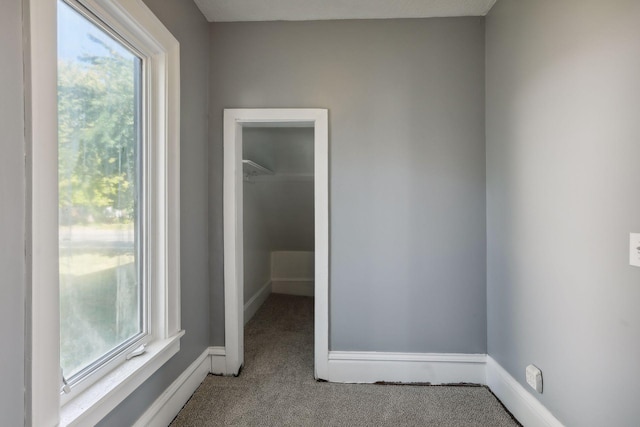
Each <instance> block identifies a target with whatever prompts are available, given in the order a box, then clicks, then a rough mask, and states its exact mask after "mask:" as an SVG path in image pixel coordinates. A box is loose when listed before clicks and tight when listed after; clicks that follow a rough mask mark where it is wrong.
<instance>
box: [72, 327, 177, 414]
mask: <svg viewBox="0 0 640 427" xmlns="http://www.w3.org/2000/svg"><path fill="white" fill-rule="evenodd" d="M183 335H184V331H180V332H178V333H177V334H175V335H174V336H172V337H171V338H167V339H164V340H160V341H154V342H152V343H150V344H149V345H148V346H147V351H146V352H145V353H144V354H142V355H140V356H137V357H135V358H133V359H131V360H129V361H127V362H126V363H123V364H122V365H121V366H119V367H118V368H116V369H114V370H113V371H111V372H109V373H108V374H107V375H105V376H104V377H102V378H101V379H100V380H98V381H97V382H96V383H95V384H93V385H92V386H91V387H89V388H87V389H86V390H84V391H83V392H82V393H81V394H80V395H78V397H76V398H74V399H73V400H71V401H69V402H67V403H66V404H65V405H64V406H62V407H61V408H60V426H77V425H95V424H97V423H98V422H99V421H100V420H101V419H102V418H104V417H105V416H106V415H107V414H108V413H109V412H111V411H112V410H113V409H114V408H115V407H116V406H118V405H119V404H120V403H121V402H122V401H123V400H124V399H126V398H127V396H129V395H130V394H131V393H132V392H133V391H134V390H135V389H136V388H138V387H139V386H140V385H141V384H142V383H143V382H144V381H146V380H147V379H148V378H149V377H150V376H151V375H152V374H153V373H154V372H156V371H157V370H158V369H160V367H161V366H162V365H164V364H165V363H166V362H167V361H168V360H169V359H170V358H171V357H172V356H173V355H174V354H176V353H177V352H178V351H179V350H180V338H181V337H182V336H183Z"/></svg>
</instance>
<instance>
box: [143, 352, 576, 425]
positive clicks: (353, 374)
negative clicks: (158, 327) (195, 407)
mask: <svg viewBox="0 0 640 427" xmlns="http://www.w3.org/2000/svg"><path fill="white" fill-rule="evenodd" d="M225 357H226V356H225V348H224V347H209V348H207V349H206V350H205V351H204V352H203V353H202V354H201V355H200V356H199V357H198V358H197V359H196V360H195V361H194V362H193V363H192V364H191V365H190V366H189V367H188V368H187V369H186V370H185V371H184V372H183V373H182V374H181V375H180V376H179V377H178V378H177V379H176V380H175V381H174V382H173V383H172V384H171V385H170V386H169V387H168V388H167V389H166V390H165V391H164V393H162V395H161V396H160V397H158V399H156V401H155V402H154V403H153V404H152V405H151V406H150V407H149V408H148V409H147V410H146V411H145V413H144V414H143V415H142V416H141V417H140V418H139V419H138V421H136V423H135V424H134V426H135V427H143V426H151V427H155V426H167V425H169V423H170V422H171V421H172V420H173V418H174V417H175V416H176V415H177V414H178V412H179V411H180V409H182V407H183V406H184V404H185V403H186V402H187V401H188V400H189V398H190V397H191V396H192V394H193V393H194V392H195V390H196V389H197V388H198V386H199V385H200V384H201V383H202V381H203V380H204V379H205V378H206V376H207V374H208V373H213V374H217V375H226V374H227V372H226V359H225ZM328 371H329V375H328V378H327V380H328V381H330V382H338V383H375V382H379V381H385V382H399V383H431V384H457V383H474V384H486V385H487V386H489V388H490V389H491V391H492V392H493V393H494V394H495V395H496V396H497V397H498V399H500V401H501V402H502V403H503V404H504V405H505V406H506V407H507V409H508V410H509V411H511V413H512V414H513V415H514V416H515V417H516V418H517V419H518V421H520V422H521V423H522V424H523V425H524V426H526V427H563V424H562V423H561V422H560V421H558V419H557V418H555V417H554V416H553V414H551V412H549V410H548V409H547V408H545V407H544V405H543V404H542V403H540V401H539V400H538V399H536V398H535V397H534V396H533V395H532V394H531V393H529V391H527V390H526V389H525V388H524V387H523V386H522V385H521V384H520V383H519V382H518V381H516V380H515V379H514V378H513V377H512V376H511V375H510V374H509V373H508V372H507V371H506V370H505V369H504V368H503V367H502V366H500V365H499V364H498V363H497V362H496V361H495V360H494V359H493V358H492V357H490V356H487V355H485V354H445V353H386V352H366V351H365V352H359V351H331V352H329V369H328Z"/></svg>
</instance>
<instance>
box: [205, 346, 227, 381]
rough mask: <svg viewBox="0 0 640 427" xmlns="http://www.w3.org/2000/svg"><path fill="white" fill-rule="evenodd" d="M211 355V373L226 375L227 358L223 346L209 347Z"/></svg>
mask: <svg viewBox="0 0 640 427" xmlns="http://www.w3.org/2000/svg"><path fill="white" fill-rule="evenodd" d="M209 354H210V355H211V373H212V374H214V375H227V360H226V356H225V355H226V352H225V348H224V347H209Z"/></svg>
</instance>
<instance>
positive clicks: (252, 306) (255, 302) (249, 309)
mask: <svg viewBox="0 0 640 427" xmlns="http://www.w3.org/2000/svg"><path fill="white" fill-rule="evenodd" d="M269 294H271V280H267V282H266V283H265V284H264V285H262V287H261V288H260V289H258V291H257V292H256V293H255V294H253V296H252V297H251V298H249V301H247V302H246V303H245V305H244V324H245V325H246V324H247V322H248V321H249V320H251V318H252V317H253V315H254V314H256V311H258V309H259V308H260V306H261V305H262V304H264V302H265V301H266V300H267V298H268V297H269Z"/></svg>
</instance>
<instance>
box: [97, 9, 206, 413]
mask: <svg viewBox="0 0 640 427" xmlns="http://www.w3.org/2000/svg"><path fill="white" fill-rule="evenodd" d="M145 3H146V4H147V6H149V8H150V9H151V10H152V11H153V12H154V13H155V14H156V16H157V17H158V18H159V19H160V20H161V21H162V22H163V23H164V25H165V26H166V27H167V28H168V29H169V31H171V33H173V35H174V36H175V37H176V38H177V39H178V41H179V42H180V75H181V85H180V91H181V92H180V110H181V115H180V129H181V131H180V199H181V200H180V224H181V227H180V233H181V236H180V239H181V244H180V251H181V254H180V263H181V264H180V271H181V322H182V328H183V329H184V330H185V331H186V334H185V336H184V337H183V338H182V340H181V343H180V352H179V353H178V354H176V355H175V356H174V357H173V358H172V359H171V360H170V361H169V362H167V364H166V365H165V366H164V367H162V368H161V369H160V370H159V371H158V372H156V373H155V374H154V375H153V376H152V377H151V378H150V379H149V380H148V381H147V382H145V383H144V384H143V385H142V386H141V387H140V388H139V389H138V390H137V391H136V392H135V393H134V394H132V395H131V397H129V398H128V399H127V400H125V401H124V402H123V403H122V404H120V405H119V406H118V407H117V408H116V409H114V411H113V412H112V413H111V414H109V415H108V416H107V418H105V419H104V420H103V422H102V423H101V425H104V426H125V425H132V424H133V423H134V422H135V421H136V419H138V417H139V416H140V415H141V414H142V413H143V411H145V410H146V409H147V408H148V407H149V405H151V404H152V403H153V401H154V400H155V399H156V398H157V397H159V396H160V394H161V393H162V392H163V391H164V390H165V389H166V388H167V387H168V386H169V385H170V384H171V383H172V382H173V381H174V380H175V379H176V378H177V377H178V376H179V375H180V374H181V373H182V372H183V371H184V370H185V369H186V368H187V367H188V366H189V365H190V364H191V363H192V362H193V361H194V360H195V359H196V358H197V357H198V356H200V355H201V354H202V352H203V351H205V349H206V348H207V347H208V345H209V284H208V283H209V271H208V255H207V254H208V240H207V239H208V232H207V230H208V202H207V198H208V189H207V187H208V186H207V180H208V165H207V156H208V147H207V134H208V131H207V102H208V100H207V90H206V88H207V85H208V61H207V59H206V58H207V54H208V49H209V47H208V44H209V39H208V27H207V22H206V21H205V19H204V17H203V16H202V14H201V13H200V11H199V10H198V8H197V7H196V6H195V4H194V3H192V2H190V1H181V0H170V1H167V0H145Z"/></svg>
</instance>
